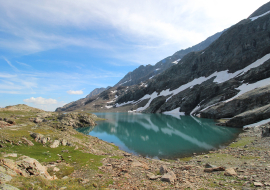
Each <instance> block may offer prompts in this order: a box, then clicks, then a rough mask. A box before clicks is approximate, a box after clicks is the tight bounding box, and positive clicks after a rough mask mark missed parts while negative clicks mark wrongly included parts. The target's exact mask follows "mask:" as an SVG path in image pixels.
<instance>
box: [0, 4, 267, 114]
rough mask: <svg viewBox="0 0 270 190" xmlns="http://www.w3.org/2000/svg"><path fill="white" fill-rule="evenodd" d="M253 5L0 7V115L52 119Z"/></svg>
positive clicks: (246, 12) (219, 28) (238, 17)
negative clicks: (36, 111) (26, 110)
mask: <svg viewBox="0 0 270 190" xmlns="http://www.w3.org/2000/svg"><path fill="white" fill-rule="evenodd" d="M266 2H268V1H267V0H257V1H253V2H247V1H244V0H237V1H232V0H226V1H214V0H205V1H200V0H190V1H184V0H170V1H165V0H148V1H145V0H136V1H135V0H130V1H124V0H104V1H96V0H77V1H74V0H46V1H36V0H27V1H26V0H8V1H7V0H0V107H5V106H8V105H15V104H27V105H29V106H33V107H37V108H41V109H44V110H48V111H53V110H55V108H57V107H59V106H62V105H64V104H66V103H69V102H72V101H75V100H78V99H80V98H84V97H85V96H86V95H87V94H89V93H90V92H91V91H92V90H93V89H95V88H100V87H107V86H113V85H114V84H116V83H117V82H118V81H119V80H120V79H121V78H122V77H123V76H124V75H125V74H126V73H128V72H129V71H132V70H134V69H135V68H137V67H138V66H139V65H147V64H155V63H156V62H158V61H160V60H162V59H163V58H165V57H167V56H169V55H172V54H173V53H174V52H176V51H178V50H180V49H185V48H187V47H190V46H192V45H195V44H197V43H199V42H201V41H203V40H204V39H206V38H207V37H208V36H210V35H213V34H214V33H216V32H219V31H222V30H223V29H225V28H228V27H229V26H231V25H233V24H235V23H237V22H239V21H240V20H242V19H244V18H247V17H248V16H249V15H250V14H251V13H252V12H253V11H255V10H256V9H257V8H258V7H260V6H261V5H263V4H264V3H266Z"/></svg>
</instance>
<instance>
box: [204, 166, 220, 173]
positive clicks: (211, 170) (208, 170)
mask: <svg viewBox="0 0 270 190" xmlns="http://www.w3.org/2000/svg"><path fill="white" fill-rule="evenodd" d="M214 171H225V168H224V167H216V168H205V169H204V172H214Z"/></svg>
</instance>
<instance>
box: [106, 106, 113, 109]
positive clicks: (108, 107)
mask: <svg viewBox="0 0 270 190" xmlns="http://www.w3.org/2000/svg"><path fill="white" fill-rule="evenodd" d="M105 107H106V108H107V109H110V108H112V107H113V106H105Z"/></svg>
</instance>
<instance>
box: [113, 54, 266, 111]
mask: <svg viewBox="0 0 270 190" xmlns="http://www.w3.org/2000/svg"><path fill="white" fill-rule="evenodd" d="M269 59H270V54H267V55H265V56H263V57H262V58H261V59H258V60H257V61H255V62H254V63H252V64H250V65H248V66H247V67H245V68H243V69H241V70H238V71H236V72H234V73H228V70H225V71H219V72H217V71H216V72H214V73H212V74H211V75H210V76H208V77H204V76H203V77H199V78H196V79H194V80H193V81H191V82H188V83H186V84H184V85H182V86H180V87H178V88H177V89H175V90H172V91H171V90H170V89H166V90H163V91H161V92H160V93H157V92H156V91H155V92H153V93H152V94H146V95H145V96H144V97H142V98H141V99H139V100H138V101H129V102H124V103H122V104H117V105H116V107H120V106H123V105H127V104H136V103H138V102H141V101H142V100H145V99H150V100H149V101H148V102H147V104H146V105H145V106H144V107H140V108H138V109H137V111H143V110H145V109H146V108H147V107H149V105H150V103H151V102H152V100H154V99H155V98H157V97H160V96H168V95H170V97H169V98H168V99H170V98H171V97H172V96H174V95H176V94H178V93H180V92H182V91H183V90H185V89H187V88H192V87H193V86H195V85H198V84H202V83H203V82H205V81H207V80H208V79H210V78H212V77H216V78H215V79H214V82H216V83H223V82H225V81H228V80H230V79H232V78H234V77H236V76H240V75H243V74H244V73H245V72H247V71H249V70H250V69H252V68H256V67H258V66H260V65H262V64H263V63H264V62H265V61H267V60H269ZM269 82H270V79H264V80H261V81H258V82H256V83H254V84H242V85H241V86H239V87H238V88H237V89H239V90H240V92H239V93H238V94H237V95H236V96H235V97H233V98H231V99H230V100H232V99H234V98H236V97H238V96H240V95H241V94H243V93H245V92H248V91H250V90H253V89H255V88H258V87H262V86H265V85H266V84H267V83H268V84H269ZM168 99H167V100H168ZM212 106H213V105H212ZM209 107H211V106H209ZM209 107H208V108H209Z"/></svg>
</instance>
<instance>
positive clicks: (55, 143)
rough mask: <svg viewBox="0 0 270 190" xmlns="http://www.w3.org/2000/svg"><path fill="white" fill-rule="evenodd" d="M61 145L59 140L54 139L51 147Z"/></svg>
mask: <svg viewBox="0 0 270 190" xmlns="http://www.w3.org/2000/svg"><path fill="white" fill-rule="evenodd" d="M59 145H60V141H59V140H54V141H53V143H52V144H51V145H50V147H51V148H57V147H58V146H59Z"/></svg>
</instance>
